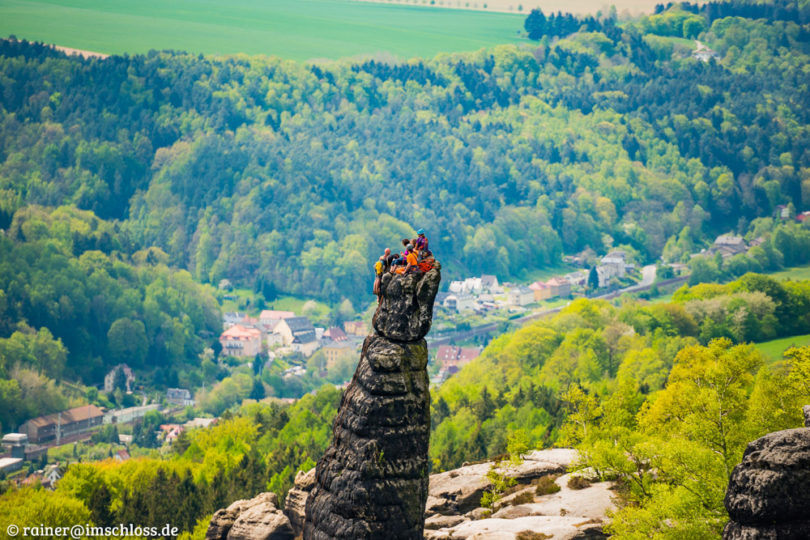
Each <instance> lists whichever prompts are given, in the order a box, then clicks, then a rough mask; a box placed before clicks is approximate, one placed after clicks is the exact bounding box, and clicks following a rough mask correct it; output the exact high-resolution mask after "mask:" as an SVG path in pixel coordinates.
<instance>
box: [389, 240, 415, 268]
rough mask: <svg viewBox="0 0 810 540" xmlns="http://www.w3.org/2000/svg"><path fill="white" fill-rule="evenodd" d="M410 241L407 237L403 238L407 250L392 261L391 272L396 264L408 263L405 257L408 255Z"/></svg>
mask: <svg viewBox="0 0 810 540" xmlns="http://www.w3.org/2000/svg"><path fill="white" fill-rule="evenodd" d="M410 243H411V241H410V240H408V239H407V238H403V239H402V246H403V247H404V248H405V251H403V252H400V254H399V257H397V258H396V259H394V260H393V261H392V262H391V272H393V271H394V266H405V264H407V260H406V259H405V258H406V257H407V256H408V253H407V248H408V245H410Z"/></svg>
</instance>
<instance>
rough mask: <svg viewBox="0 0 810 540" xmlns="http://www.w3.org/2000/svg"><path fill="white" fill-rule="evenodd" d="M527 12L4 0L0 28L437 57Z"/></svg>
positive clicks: (46, 37)
mask: <svg viewBox="0 0 810 540" xmlns="http://www.w3.org/2000/svg"><path fill="white" fill-rule="evenodd" d="M524 18H525V14H524V15H518V14H514V15H513V14H507V13H485V12H476V11H465V10H451V9H436V8H428V7H417V6H416V5H413V6H408V5H384V4H372V3H367V2H352V1H349V0H231V1H229V2H222V1H220V0H216V1H214V0H138V1H137V2H134V1H131V0H52V1H44V0H0V36H2V37H8V36H10V35H14V36H16V37H17V38H18V39H27V40H29V41H42V42H46V43H53V44H56V45H61V46H64V47H71V48H74V49H84V50H89V51H95V52H101V53H108V54H123V53H130V54H135V53H145V52H148V51H149V50H150V49H157V50H163V49H174V50H182V51H189V52H192V53H203V54H237V53H247V54H265V55H271V56H280V57H283V58H289V59H294V60H309V59H318V58H330V59H334V58H340V57H346V56H357V55H376V54H378V53H383V54H385V53H389V54H393V55H395V56H397V57H401V58H412V57H415V56H419V57H431V56H434V55H436V54H437V53H439V52H455V51H474V50H478V49H480V48H482V47H490V46H493V45H498V44H503V43H519V42H522V41H524V39H523V38H521V37H520V33H522V31H523V20H524Z"/></svg>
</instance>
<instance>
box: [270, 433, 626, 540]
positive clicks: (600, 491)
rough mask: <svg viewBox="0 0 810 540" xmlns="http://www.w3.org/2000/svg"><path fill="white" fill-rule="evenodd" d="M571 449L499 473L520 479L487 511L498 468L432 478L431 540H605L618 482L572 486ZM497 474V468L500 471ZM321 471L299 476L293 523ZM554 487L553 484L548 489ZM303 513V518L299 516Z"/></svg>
mask: <svg viewBox="0 0 810 540" xmlns="http://www.w3.org/2000/svg"><path fill="white" fill-rule="evenodd" d="M577 457H578V455H577V452H576V450H573V449H571V448H554V449H547V450H535V451H532V452H530V453H528V454H526V455H524V456H523V459H524V461H523V463H522V464H520V465H518V466H513V465H504V464H501V467H500V468H498V469H497V470H499V471H500V472H501V474H503V475H504V476H505V477H508V478H514V479H515V481H516V485H515V486H514V487H513V488H512V489H511V490H510V492H511V493H509V494H507V495H505V496H504V497H503V498H502V499H501V500H500V501H498V502H497V503H496V504H495V507H494V508H491V509H488V508H481V507H480V504H481V496H482V495H483V494H484V492H485V491H487V490H489V489H492V483H491V482H490V480H489V479H488V478H487V476H486V473H487V472H488V471H489V470H490V468H491V467H493V466H496V464H495V463H493V462H486V463H477V464H475V465H465V466H464V467H461V468H458V469H454V470H451V471H446V472H443V473H437V474H433V475H431V476H430V487H429V491H428V498H427V507H426V508H425V531H424V538H425V539H426V540H463V539H484V538H487V539H489V538H492V539H497V540H517V539H520V538H545V539H546V540H582V539H586V538H587V539H597V538H605V537H606V535H605V534H604V533H603V532H602V528H603V527H604V525H605V523H607V521H608V518H607V514H608V512H609V511H611V510H615V509H616V505H615V504H614V502H613V498H614V492H613V491H612V490H613V487H614V485H613V483H612V482H598V481H596V480H595V479H593V480H594V481H593V483H590V482H586V485H585V487H582V485H579V486H578V487H579V489H573V488H571V487H569V486H568V481H569V480H570V479H571V477H572V476H575V475H576V476H585V477H587V475H586V474H584V473H572V474H565V472H566V471H567V470H568V469H569V468H570V466H571V465H572V464H573V463H574V462H575V461H576V460H577ZM496 468H497V466H496ZM314 474H315V469H312V470H310V471H309V472H307V473H303V472H301V473H299V474H298V475H297V476H296V479H295V488H293V490H291V491H290V493H291V494H294V495H293V499H292V502H291V499H290V495H287V503H286V505H285V513H286V514H287V516H288V517H289V518H290V521H291V522H292V523H296V522H298V521H302V520H303V519H304V514H303V512H302V511H301V510H300V502H301V500H302V498H303V500H304V501H305V500H306V498H307V495H308V491H309V489H310V484H311V480H310V479H311V478H313V477H314ZM549 476H551V477H553V478H556V480H555V483H556V485H557V486H558V488H559V490H558V491H556V492H555V491H554V490H548V491H551V493H547V492H545V491H544V492H543V493H538V492H537V485H538V482H539V481H540V480H541V479H544V478H547V477H549ZM545 485H548V482H546V483H545ZM295 513H298V514H297V516H296V515H294V514H295Z"/></svg>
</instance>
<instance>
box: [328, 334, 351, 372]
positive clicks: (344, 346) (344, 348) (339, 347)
mask: <svg viewBox="0 0 810 540" xmlns="http://www.w3.org/2000/svg"><path fill="white" fill-rule="evenodd" d="M323 354H324V356H325V357H326V366H324V367H325V368H326V370H327V371H329V370H330V369H332V368H333V367H334V365H335V364H336V363H337V362H338V360H340V359H341V358H343V357H346V356H352V355H353V354H354V347H353V346H352V344H351V343H349V342H347V341H337V342H333V343H330V344H329V345H324V347H323Z"/></svg>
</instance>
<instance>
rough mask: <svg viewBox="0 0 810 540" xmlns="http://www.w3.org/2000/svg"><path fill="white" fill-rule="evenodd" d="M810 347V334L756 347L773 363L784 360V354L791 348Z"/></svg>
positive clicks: (769, 342) (777, 340) (759, 344)
mask: <svg viewBox="0 0 810 540" xmlns="http://www.w3.org/2000/svg"><path fill="white" fill-rule="evenodd" d="M804 345H810V334H805V335H803V336H791V337H786V338H781V339H774V340H772V341H764V342H762V343H757V344H756V347H757V349H759V351H760V352H761V353H762V354H763V355H764V356H765V358H767V359H768V360H770V361H771V362H778V361H779V360H781V359H782V353H783V352H785V350H787V349H789V348H791V347H802V346H804Z"/></svg>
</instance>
